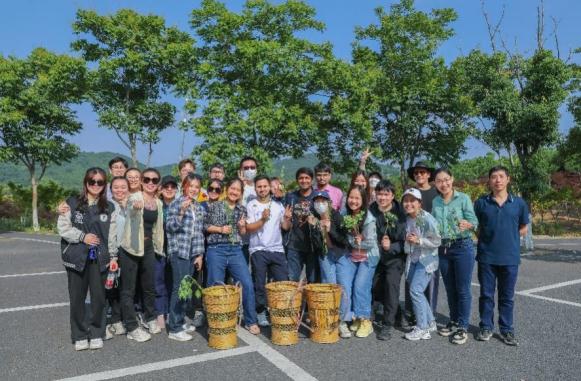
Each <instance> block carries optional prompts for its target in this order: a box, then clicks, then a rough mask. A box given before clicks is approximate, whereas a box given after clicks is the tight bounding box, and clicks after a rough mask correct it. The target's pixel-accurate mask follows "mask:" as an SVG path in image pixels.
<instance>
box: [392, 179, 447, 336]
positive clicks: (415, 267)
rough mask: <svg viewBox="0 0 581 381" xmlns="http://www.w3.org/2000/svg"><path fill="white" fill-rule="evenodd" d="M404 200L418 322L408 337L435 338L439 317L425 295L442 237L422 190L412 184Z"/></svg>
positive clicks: (406, 247)
mask: <svg viewBox="0 0 581 381" xmlns="http://www.w3.org/2000/svg"><path fill="white" fill-rule="evenodd" d="M402 204H403V208H404V210H405V213H406V215H407V217H406V239H405V245H404V250H405V252H406V254H407V260H406V280H407V283H408V284H409V288H410V296H411V299H412V302H413V307H414V313H415V315H416V319H417V323H416V325H415V327H414V328H413V330H412V331H411V332H408V333H406V334H405V338H406V339H408V340H411V341H415V340H427V339H431V335H430V332H434V331H436V320H435V319H434V314H433V313H432V309H431V308H430V305H429V303H428V299H427V298H426V296H425V294H424V293H425V290H426V288H427V287H428V284H429V282H430V279H431V278H432V273H433V272H434V271H436V269H437V268H438V247H439V246H440V244H441V243H442V239H441V237H440V234H439V232H438V223H437V222H436V220H435V219H434V217H432V215H431V214H430V213H428V212H426V211H425V210H423V209H422V194H421V193H420V191H419V190H418V189H415V188H409V189H407V190H406V191H405V192H404V193H403V197H402Z"/></svg>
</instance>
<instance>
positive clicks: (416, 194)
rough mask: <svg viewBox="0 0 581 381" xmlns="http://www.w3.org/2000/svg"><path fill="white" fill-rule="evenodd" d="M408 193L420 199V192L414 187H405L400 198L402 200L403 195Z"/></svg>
mask: <svg viewBox="0 0 581 381" xmlns="http://www.w3.org/2000/svg"><path fill="white" fill-rule="evenodd" d="M408 194H409V195H411V196H413V197H415V198H416V199H418V200H420V201H422V193H421V192H420V191H419V190H417V189H416V188H408V189H406V190H405V192H403V195H402V196H401V199H402V200H403V199H404V197H405V196H406V195H408Z"/></svg>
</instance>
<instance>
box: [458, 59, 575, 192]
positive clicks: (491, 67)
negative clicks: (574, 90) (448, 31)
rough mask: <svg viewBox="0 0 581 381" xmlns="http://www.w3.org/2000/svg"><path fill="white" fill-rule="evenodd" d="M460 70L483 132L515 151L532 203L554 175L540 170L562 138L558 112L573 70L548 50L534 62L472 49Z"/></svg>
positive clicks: (523, 188)
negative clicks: (544, 152) (546, 153)
mask: <svg viewBox="0 0 581 381" xmlns="http://www.w3.org/2000/svg"><path fill="white" fill-rule="evenodd" d="M455 66H456V68H457V69H458V73H459V75H462V76H463V77H464V80H465V82H464V83H465V85H466V87H465V91H466V93H467V94H468V95H469V96H470V97H471V99H472V100H473V102H474V104H475V106H476V107H477V114H478V116H479V117H481V118H482V119H483V120H484V121H485V122H487V123H483V124H482V130H483V132H484V133H485V134H487V135H488V136H489V137H490V139H491V140H492V141H494V142H496V143H497V144H501V145H502V146H503V148H506V149H508V150H509V151H510V150H514V152H516V155H517V157H518V159H519V160H518V161H519V166H520V168H519V169H520V170H519V171H518V174H517V175H518V176H517V179H518V185H519V190H520V191H521V192H522V194H523V196H524V197H525V198H526V199H527V200H530V199H531V197H532V195H533V193H535V192H536V193H542V192H543V190H544V189H546V184H548V176H549V173H545V172H544V171H543V170H542V166H539V165H538V164H540V163H542V161H543V160H542V157H541V156H539V154H540V153H541V151H542V149H543V148H544V147H550V146H551V145H554V144H555V143H556V142H557V139H558V137H559V133H558V132H559V131H558V124H559V107H560V106H561V104H562V103H563V102H564V101H565V99H566V98H567V95H568V93H569V90H568V87H567V85H568V83H569V81H570V80H571V79H572V71H571V70H570V67H569V66H568V65H567V64H566V63H565V62H563V60H561V59H559V58H558V57H555V56H554V54H553V53H552V52H551V51H550V50H546V49H543V48H539V49H537V50H536V51H535V52H534V54H533V55H532V56H531V57H529V58H527V57H524V56H522V55H513V54H508V53H505V52H498V51H497V52H493V53H492V54H488V53H484V52H482V51H480V50H473V51H472V52H470V54H469V55H468V56H466V57H462V58H459V59H458V60H457V61H456V62H455ZM460 73H462V74H460ZM489 141H490V140H489Z"/></svg>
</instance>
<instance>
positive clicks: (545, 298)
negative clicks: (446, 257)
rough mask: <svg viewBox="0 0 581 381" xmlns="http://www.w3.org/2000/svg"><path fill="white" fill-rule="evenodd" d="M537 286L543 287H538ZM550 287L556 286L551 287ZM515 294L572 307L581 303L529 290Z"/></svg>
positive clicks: (474, 284)
mask: <svg viewBox="0 0 581 381" xmlns="http://www.w3.org/2000/svg"><path fill="white" fill-rule="evenodd" d="M563 283H568V282H563ZM559 284H560V283H559ZM471 285H472V286H474V287H480V285H479V284H478V283H471ZM553 286H556V285H553ZM547 287H549V286H547ZM559 287H562V286H559ZM539 288H543V287H539ZM552 288H556V287H552ZM531 290H536V289H534V288H533V289H531ZM515 294H516V295H520V296H528V297H529V298H535V299H540V300H545V301H547V302H554V303H560V304H566V305H568V306H573V307H581V303H575V302H570V301H568V300H562V299H556V298H549V297H547V296H541V295H536V294H531V292H530V290H529V291H517V292H515Z"/></svg>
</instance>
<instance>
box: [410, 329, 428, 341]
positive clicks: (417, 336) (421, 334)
mask: <svg viewBox="0 0 581 381" xmlns="http://www.w3.org/2000/svg"><path fill="white" fill-rule="evenodd" d="M405 338H406V339H408V340H411V341H417V340H429V339H431V338H432V336H431V335H430V331H429V330H428V329H419V328H418V327H414V330H413V331H411V332H408V333H406V334H405Z"/></svg>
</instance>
